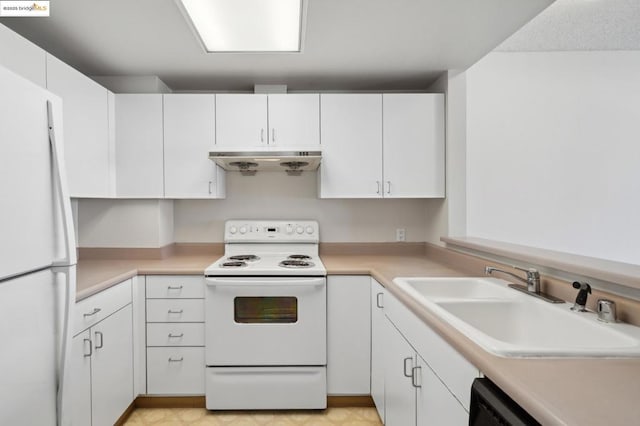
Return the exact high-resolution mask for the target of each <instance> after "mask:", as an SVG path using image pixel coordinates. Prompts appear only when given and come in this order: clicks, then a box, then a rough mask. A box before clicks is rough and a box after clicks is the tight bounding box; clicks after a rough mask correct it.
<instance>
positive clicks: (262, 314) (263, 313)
mask: <svg viewBox="0 0 640 426" xmlns="http://www.w3.org/2000/svg"><path fill="white" fill-rule="evenodd" d="M233 304H234V309H233V312H234V315H233V316H234V319H235V321H236V322H238V323H246V324H263V323H269V324H273V323H293V322H297V321H298V299H297V298H296V297H236V298H235V299H234V302H233Z"/></svg>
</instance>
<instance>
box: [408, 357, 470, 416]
mask: <svg viewBox="0 0 640 426" xmlns="http://www.w3.org/2000/svg"><path fill="white" fill-rule="evenodd" d="M416 375H417V378H416V385H418V387H417V389H416V390H417V403H416V418H417V424H419V425H438V426H463V425H467V424H469V413H467V411H466V410H465V409H464V408H463V407H462V405H461V404H460V402H459V401H458V400H457V399H456V398H455V397H454V396H453V395H452V394H451V392H449V389H447V387H446V386H445V385H444V384H443V383H442V382H441V381H440V379H439V378H438V376H436V375H435V374H434V372H433V371H432V370H431V368H429V365H428V364H427V362H426V361H425V360H424V359H422V358H421V357H418V368H417V369H416Z"/></svg>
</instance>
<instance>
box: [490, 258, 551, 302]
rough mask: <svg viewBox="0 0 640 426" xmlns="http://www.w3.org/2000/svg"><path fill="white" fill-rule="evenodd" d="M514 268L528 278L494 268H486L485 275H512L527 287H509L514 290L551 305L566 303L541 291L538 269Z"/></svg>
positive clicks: (510, 285)
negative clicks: (493, 273) (499, 273)
mask: <svg viewBox="0 0 640 426" xmlns="http://www.w3.org/2000/svg"><path fill="white" fill-rule="evenodd" d="M513 268H514V269H517V270H519V271H523V272H526V273H527V278H522V277H521V276H519V275H516V274H514V273H512V272H509V271H504V270H502V269H498V268H494V267H493V266H485V267H484V273H485V274H487V275H491V273H492V272H502V273H503V274H507V275H510V276H512V277H513V278H515V279H517V280H518V281H522V282H523V283H525V284H526V287H525V286H523V285H520V284H509V287H511V288H512V289H514V290H518V291H521V292H523V293H526V294H529V295H531V296H535V297H537V298H538V299H542V300H545V301H547V302H550V303H564V300H562V299H560V298H558V297H555V296H552V295H550V294H546V293H543V292H541V291H540V273H539V272H538V270H537V269H534V268H528V269H527V268H520V267H519V266H513Z"/></svg>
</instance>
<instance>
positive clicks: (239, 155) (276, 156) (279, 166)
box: [209, 149, 322, 176]
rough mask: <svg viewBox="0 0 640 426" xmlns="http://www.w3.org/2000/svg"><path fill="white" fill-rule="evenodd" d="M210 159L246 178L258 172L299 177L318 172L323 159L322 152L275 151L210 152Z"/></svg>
mask: <svg viewBox="0 0 640 426" xmlns="http://www.w3.org/2000/svg"><path fill="white" fill-rule="evenodd" d="M209 159H210V160H212V161H214V162H215V163H216V164H217V165H219V166H220V167H222V168H223V169H225V170H227V171H230V172H240V173H242V174H243V175H245V176H252V175H255V174H256V172H259V171H265V172H273V171H278V172H286V173H287V174H289V175H292V176H298V175H300V174H301V173H302V172H303V171H309V170H310V171H313V170H317V169H318V166H320V160H321V159H322V152H321V151H275V150H264V151H260V150H257V149H254V150H252V151H240V150H236V151H224V150H217V151H210V152H209Z"/></svg>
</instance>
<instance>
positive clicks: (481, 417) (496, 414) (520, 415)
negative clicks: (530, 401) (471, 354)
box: [469, 378, 540, 426]
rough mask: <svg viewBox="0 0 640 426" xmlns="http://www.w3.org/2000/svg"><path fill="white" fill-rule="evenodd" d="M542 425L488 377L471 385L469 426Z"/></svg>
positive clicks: (476, 380)
mask: <svg viewBox="0 0 640 426" xmlns="http://www.w3.org/2000/svg"><path fill="white" fill-rule="evenodd" d="M534 425H540V423H538V422H537V421H536V420H535V419H534V418H533V417H531V415H530V414H529V413H527V412H526V411H525V410H524V409H523V408H522V407H520V406H519V405H518V404H517V403H516V402H515V401H514V400H512V399H511V398H509V396H508V395H507V394H506V393H504V392H503V391H502V390H501V389H500V388H499V387H497V386H496V385H495V384H494V383H493V382H492V381H491V380H489V379H487V378H481V379H475V380H474V381H473V384H472V385H471V404H470V409H469V426H534Z"/></svg>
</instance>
